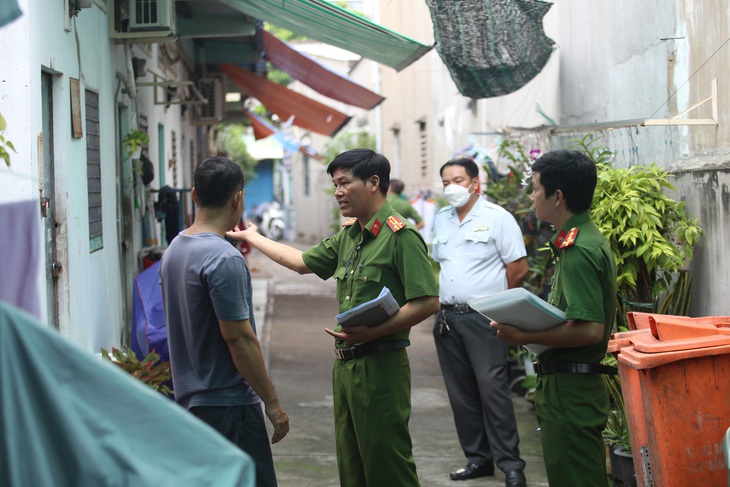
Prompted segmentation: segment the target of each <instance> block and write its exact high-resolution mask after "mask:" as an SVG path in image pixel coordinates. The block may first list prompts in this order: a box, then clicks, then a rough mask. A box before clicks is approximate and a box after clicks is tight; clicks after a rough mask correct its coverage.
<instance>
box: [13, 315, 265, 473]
mask: <svg viewBox="0 0 730 487" xmlns="http://www.w3.org/2000/svg"><path fill="white" fill-rule="evenodd" d="M254 477H255V467H254V463H253V461H252V460H251V457H249V456H248V455H247V454H246V453H244V452H243V451H241V450H240V449H239V448H237V447H236V446H234V445H233V444H232V443H230V442H229V441H228V440H227V439H225V438H224V437H223V436H221V435H220V434H218V432H216V431H215V430H213V429H212V428H211V427H209V426H208V425H206V424H205V423H203V422H202V421H200V420H198V419H197V418H195V417H194V416H193V415H192V414H190V413H189V412H187V411H185V410H184V409H183V408H181V407H180V406H178V405H176V404H174V403H173V402H172V401H170V400H168V399H166V398H165V397H163V396H162V395H161V394H159V393H157V392H155V391H153V390H152V389H151V388H149V387H147V386H146V385H144V384H142V383H141V382H139V381H137V380H136V379H133V378H132V377H131V376H129V375H128V374H126V373H125V372H123V371H122V370H121V369H120V368H118V367H115V366H114V365H112V364H110V363H108V362H105V361H103V360H102V359H101V358H98V357H95V356H94V355H92V354H91V353H89V352H86V351H84V350H82V349H81V348H79V347H78V346H76V345H75V344H73V343H71V342H69V341H68V340H67V339H65V338H63V337H61V336H60V335H59V334H58V333H57V332H56V331H55V330H53V329H50V328H48V327H46V326H44V325H42V324H41V323H40V322H38V321H37V320H36V319H35V318H33V317H32V316H30V315H29V314H27V313H25V312H23V311H21V310H19V309H17V308H15V307H13V306H10V305H8V304H5V303H2V302H0V485H2V486H3V487H16V486H17V487H25V486H53V487H86V486H89V487H106V486H110V487H112V486H113V487H122V486H135V487H147V486H149V487H165V486H169V487H179V486H197V485H211V486H216V487H229V486H230V487H233V486H237V487H253V486H254V485H255V481H254Z"/></svg>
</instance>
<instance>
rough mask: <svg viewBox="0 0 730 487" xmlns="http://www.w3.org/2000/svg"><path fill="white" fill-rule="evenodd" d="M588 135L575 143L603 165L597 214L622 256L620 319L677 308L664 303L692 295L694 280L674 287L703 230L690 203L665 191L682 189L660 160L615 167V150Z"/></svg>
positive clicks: (595, 217) (616, 254) (593, 214)
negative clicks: (628, 314)
mask: <svg viewBox="0 0 730 487" xmlns="http://www.w3.org/2000/svg"><path fill="white" fill-rule="evenodd" d="M588 137H589V136H586V137H584V138H583V139H582V140H580V141H577V143H576V145H575V146H574V147H576V148H578V149H579V150H583V151H584V152H585V153H586V154H587V155H588V156H589V157H591V158H592V159H593V160H594V161H595V162H596V163H597V166H598V183H597V185H596V191H595V193H594V198H593V207H592V210H591V218H592V220H593V222H594V223H595V224H596V226H597V227H598V229H599V230H600V231H601V233H602V234H603V236H604V237H605V238H606V240H607V241H608V243H609V245H610V246H611V250H612V252H613V254H614V257H615V258H616V268H617V282H616V284H617V287H618V295H619V302H618V304H619V306H618V308H619V315H618V316H617V320H618V323H619V324H620V325H624V321H623V320H624V316H625V311H630V310H632V309H638V310H640V311H648V312H653V311H654V312H655V311H656V310H657V309H659V308H660V307H665V308H666V307H674V306H672V305H671V303H667V304H666V305H664V304H663V305H660V303H659V302H660V298H661V297H662V296H665V295H666V296H669V297H670V298H671V299H680V300H685V301H686V300H688V299H689V297H688V296H689V294H688V293H689V289H690V286H689V284H691V279H690V280H689V282H688V281H687V280H686V278H684V280H683V281H682V282H681V283H680V288H678V289H676V290H673V288H674V286H675V285H676V283H677V282H678V281H677V280H678V278H679V275H680V273H681V272H683V271H684V269H685V268H686V267H687V264H688V263H689V262H690V261H691V260H692V256H693V249H694V247H695V246H697V244H699V241H700V238H701V237H702V229H701V228H700V226H699V225H698V224H697V219H696V218H692V217H691V215H690V214H689V213H688V212H687V211H686V209H685V203H684V202H683V201H676V200H674V199H672V198H671V197H670V196H668V195H667V193H666V192H665V191H667V190H668V191H672V192H673V191H676V190H675V188H674V186H672V184H671V183H670V181H669V180H670V178H671V177H673V176H672V175H671V174H670V173H669V172H668V171H665V170H664V169H661V168H659V167H657V166H656V165H654V164H651V165H649V166H633V167H630V168H613V167H612V166H611V165H610V161H611V160H612V154H611V152H610V151H609V150H608V149H607V148H605V147H602V146H597V145H596V141H597V139H594V138H588ZM665 301H666V297H665ZM684 308H685V309H687V308H688V305H687V306H684Z"/></svg>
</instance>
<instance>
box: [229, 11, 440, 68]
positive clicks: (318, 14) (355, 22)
mask: <svg viewBox="0 0 730 487" xmlns="http://www.w3.org/2000/svg"><path fill="white" fill-rule="evenodd" d="M220 1H221V3H224V4H226V5H228V6H229V7H232V8H234V9H236V10H238V11H240V12H244V13H247V14H249V15H251V16H252V17H254V18H256V19H261V20H264V21H266V22H270V23H272V24H274V25H278V26H279V27H284V28H285V29H289V30H290V31H292V32H296V33H297V34H302V35H304V36H307V37H309V38H310V39H314V40H316V41H320V42H324V43H326V44H331V45H333V46H337V47H341V48H342V49H347V50H348V51H351V52H354V53H356V54H359V55H361V56H363V57H366V58H368V59H372V60H374V61H377V62H378V63H381V64H385V65H386V66H390V67H392V68H394V69H396V70H397V71H400V70H401V69H403V68H405V67H406V66H408V65H410V64H411V63H412V62H414V61H416V60H417V59H419V58H420V57H421V56H423V55H424V54H426V53H427V52H428V51H429V50H431V46H426V45H424V44H421V43H419V42H416V41H414V40H413V39H409V38H408V37H406V36H403V35H401V34H398V33H397V32H393V31H392V30H389V29H387V28H385V27H383V26H381V25H378V24H376V23H375V22H372V21H370V20H368V19H366V18H364V17H361V16H359V15H356V14H354V13H352V12H349V11H348V10H346V9H344V8H342V7H339V6H337V5H335V4H334V3H330V2H328V1H326V0H286V1H281V0H220Z"/></svg>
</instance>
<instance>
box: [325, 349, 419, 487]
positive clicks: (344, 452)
mask: <svg viewBox="0 0 730 487" xmlns="http://www.w3.org/2000/svg"><path fill="white" fill-rule="evenodd" d="M332 391H333V397H334V409H335V441H336V446H337V468H338V471H339V475H340V485H341V486H342V487H384V486H388V485H393V486H396V485H397V486H398V487H411V486H418V485H419V483H418V475H417V474H416V463H415V461H414V459H413V449H412V443H411V435H410V432H409V430H408V421H409V419H410V416H411V367H410V364H409V362H408V354H407V353H406V351H405V349H402V350H395V351H389V352H381V353H375V354H372V355H367V356H365V357H361V358H358V359H355V360H350V361H348V362H342V361H340V360H336V361H335V365H334V368H333V372H332Z"/></svg>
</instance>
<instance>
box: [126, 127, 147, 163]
mask: <svg viewBox="0 0 730 487" xmlns="http://www.w3.org/2000/svg"><path fill="white" fill-rule="evenodd" d="M149 143H150V136H149V135H147V133H146V132H144V131H142V130H132V131H130V132H129V133H128V134H127V135H125V136H124V138H122V150H123V151H124V157H125V158H126V159H129V158H132V157H134V156H135V154H136V153H137V151H138V150H140V149H142V148H143V147H144V146H146V145H148V144H149Z"/></svg>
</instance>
